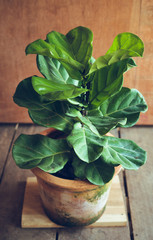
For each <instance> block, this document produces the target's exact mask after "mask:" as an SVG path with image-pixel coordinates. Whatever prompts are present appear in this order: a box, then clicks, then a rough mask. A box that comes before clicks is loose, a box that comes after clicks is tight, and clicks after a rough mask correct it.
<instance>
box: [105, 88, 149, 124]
mask: <svg viewBox="0 0 153 240" xmlns="http://www.w3.org/2000/svg"><path fill="white" fill-rule="evenodd" d="M100 110H101V113H102V114H103V116H105V117H113V118H116V119H119V118H126V119H127V122H126V124H122V123H120V124H118V126H122V127H131V126H133V125H134V124H135V123H136V122H137V121H138V119H139V115H140V112H145V111H146V110H147V104H146V102H145V99H144V97H143V96H142V94H141V93H140V92H139V91H138V90H136V89H129V88H125V87H123V88H122V90H121V91H120V92H119V93H117V94H116V95H114V96H113V97H111V98H109V99H107V100H106V101H105V102H103V103H102V105H101V106H100Z"/></svg>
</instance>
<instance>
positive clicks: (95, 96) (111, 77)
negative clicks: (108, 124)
mask: <svg viewBox="0 0 153 240" xmlns="http://www.w3.org/2000/svg"><path fill="white" fill-rule="evenodd" d="M129 62H130V63H131V64H132V62H131V59H125V60H122V61H119V62H116V63H114V64H111V65H109V66H107V67H104V68H101V69H99V70H97V71H95V72H93V73H91V74H89V76H88V81H89V82H90V85H91V87H90V95H89V103H90V104H91V105H92V106H93V107H95V108H96V107H99V106H100V105H101V104H102V103H103V102H104V101H105V100H107V99H108V98H110V97H111V96H113V95H114V94H116V93H117V92H119V91H120V90H121V88H122V85H123V73H124V72H125V71H127V69H128V64H129Z"/></svg>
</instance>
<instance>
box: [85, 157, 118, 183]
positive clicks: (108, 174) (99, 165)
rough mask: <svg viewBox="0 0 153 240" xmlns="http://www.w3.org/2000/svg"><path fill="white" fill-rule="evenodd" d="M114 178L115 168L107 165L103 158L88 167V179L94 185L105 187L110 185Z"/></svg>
mask: <svg viewBox="0 0 153 240" xmlns="http://www.w3.org/2000/svg"><path fill="white" fill-rule="evenodd" d="M113 176H114V167H113V166H110V165H109V164H106V163H105V162H104V161H103V159H102V158H101V157H100V158H99V159H97V160H96V161H95V162H92V163H89V164H88V165H87V168H86V177H87V179H88V180H89V181H90V182H91V183H93V184H96V185H104V184H106V183H108V182H109V181H110V180H111V179H112V178H113Z"/></svg>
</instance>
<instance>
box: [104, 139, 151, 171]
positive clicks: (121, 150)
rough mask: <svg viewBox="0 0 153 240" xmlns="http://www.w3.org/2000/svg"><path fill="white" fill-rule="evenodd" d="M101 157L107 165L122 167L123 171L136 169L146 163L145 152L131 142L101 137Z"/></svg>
mask: <svg viewBox="0 0 153 240" xmlns="http://www.w3.org/2000/svg"><path fill="white" fill-rule="evenodd" d="M102 141H104V143H103V146H104V148H103V152H102V155H101V156H102V157H103V159H104V161H105V162H106V163H107V164H112V165H118V164H120V165H122V166H123V168H125V169H131V170H135V169H138V168H139V167H140V166H142V165H143V164H144V163H145V162H146V152H145V151H144V150H143V149H142V148H140V147H139V146H138V145H137V144H136V143H134V142H133V141H131V140H126V139H120V138H115V137H107V136H105V137H102Z"/></svg>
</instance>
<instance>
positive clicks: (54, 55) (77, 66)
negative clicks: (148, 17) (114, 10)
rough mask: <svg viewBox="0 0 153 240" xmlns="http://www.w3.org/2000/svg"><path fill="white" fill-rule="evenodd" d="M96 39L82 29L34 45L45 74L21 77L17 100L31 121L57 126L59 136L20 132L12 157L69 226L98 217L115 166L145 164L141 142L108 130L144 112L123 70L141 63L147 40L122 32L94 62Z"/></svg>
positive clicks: (60, 220)
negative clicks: (33, 177)
mask: <svg viewBox="0 0 153 240" xmlns="http://www.w3.org/2000/svg"><path fill="white" fill-rule="evenodd" d="M92 42H93V34H92V32H91V30H90V29H88V28H85V27H81V26H80V27H77V28H74V29H72V30H71V31H69V32H68V33H67V34H66V35H63V34H61V33H59V32H56V31H52V32H50V33H48V34H47V37H46V40H45V41H44V40H42V39H39V40H36V41H34V42H32V43H31V44H29V45H28V46H27V48H26V54H37V66H38V69H39V71H40V73H41V74H42V75H43V76H41V77H38V76H32V77H29V78H27V79H24V80H23V81H21V82H20V83H19V85H18V86H17V89H16V92H15V94H14V97H13V98H14V102H15V103H16V104H18V105H19V106H21V107H26V108H28V112H29V116H30V117H31V119H32V120H33V122H34V123H36V124H38V125H41V126H45V127H47V128H49V129H50V128H54V129H56V130H58V137H57V139H55V138H52V137H51V135H50V134H48V135H45V136H44V135H42V134H36V135H26V134H21V135H20V136H19V137H18V138H17V140H16V141H15V143H14V146H13V158H14V160H15V162H16V164H17V166H19V167H20V168H24V169H32V171H33V173H34V174H35V175H36V176H37V180H38V183H39V188H40V194H41V198H42V201H43V204H44V209H45V211H46V213H47V215H48V216H49V217H50V218H51V219H52V220H53V221H55V222H56V223H58V224H61V225H66V226H80V225H87V224H90V223H93V222H94V221H96V220H97V219H98V218H99V217H100V216H101V214H102V212H103V211H104V208H105V205H106V201H107V197H108V193H109V189H110V184H111V180H112V178H113V176H114V173H115V169H117V168H118V167H120V166H122V167H123V168H125V169H129V170H136V169H138V168H139V167H140V166H141V165H143V164H144V163H145V161H146V152H145V151H144V150H143V149H142V148H140V147H139V146H137V144H136V143H134V142H133V141H131V140H125V139H120V138H115V137H113V136H110V135H108V133H109V131H110V130H111V129H114V128H117V127H124V128H125V127H132V126H133V125H134V124H135V123H136V122H137V121H138V119H139V115H140V112H145V111H146V110H147V104H146V102H145V100H144V97H143V96H142V94H141V93H140V92H139V91H137V90H136V89H129V88H127V87H123V74H124V73H125V72H126V71H128V70H129V69H131V68H132V67H134V66H136V64H135V62H134V60H133V59H132V57H142V55H143V51H144V44H143V42H142V40H141V39H140V38H139V37H138V36H136V35H134V34H132V33H121V34H119V35H117V36H116V37H115V39H114V41H113V44H112V46H111V47H110V48H109V50H108V51H107V53H106V54H105V55H104V56H101V57H99V58H98V59H96V60H95V59H94V58H93V57H92V49H93V46H92ZM116 171H117V170H116ZM50 188H51V189H50ZM85 201H86V202H85ZM77 204H78V205H77ZM85 215H87V216H85Z"/></svg>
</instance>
